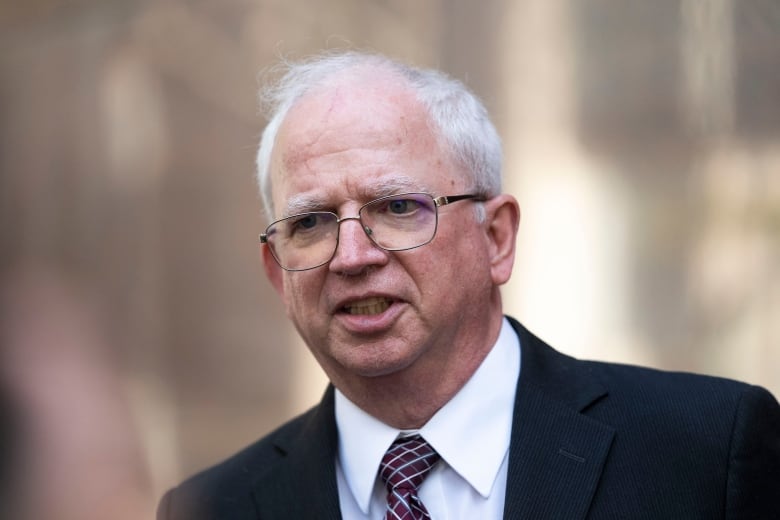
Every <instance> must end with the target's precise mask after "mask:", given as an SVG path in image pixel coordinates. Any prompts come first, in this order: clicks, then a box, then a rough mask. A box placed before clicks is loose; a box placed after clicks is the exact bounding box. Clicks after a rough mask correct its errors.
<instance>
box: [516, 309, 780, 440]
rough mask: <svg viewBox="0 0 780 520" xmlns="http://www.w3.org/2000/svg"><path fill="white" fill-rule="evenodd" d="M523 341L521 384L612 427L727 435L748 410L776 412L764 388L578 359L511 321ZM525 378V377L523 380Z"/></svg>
mask: <svg viewBox="0 0 780 520" xmlns="http://www.w3.org/2000/svg"><path fill="white" fill-rule="evenodd" d="M510 322H512V325H513V326H514V327H515V330H516V331H517V333H518V336H519V337H520V341H521V348H522V349H523V354H522V369H521V371H522V372H521V382H522V383H523V384H524V386H528V387H533V388H534V389H536V390H539V391H541V392H542V393H544V394H545V395H549V396H554V397H555V398H557V399H558V400H560V401H563V402H568V403H570V404H572V405H573V406H574V407H575V408H578V409H582V410H583V411H585V412H586V414H588V415H591V416H596V417H601V418H602V419H604V420H606V422H608V423H610V424H613V425H620V424H624V425H634V426H636V425H641V424H644V425H646V426H647V427H648V428H662V427H664V425H667V426H668V427H672V428H684V429H687V430H696V429H701V430H708V429H711V428H715V427H716V425H717V428H715V429H717V430H719V431H722V432H723V433H724V434H727V433H730V431H731V428H732V427H733V426H735V424H736V423H737V422H738V421H739V420H742V419H743V418H746V417H748V416H750V415H751V410H757V409H763V410H768V411H769V412H770V413H771V414H777V413H780V411H779V410H780V409H779V408H778V404H777V401H776V400H775V398H774V397H773V396H772V395H771V394H770V393H769V392H768V391H767V390H765V389H763V388H761V387H758V386H753V385H750V384H748V383H744V382H740V381H735V380H732V379H728V378H723V377H716V376H709V375H702V374H694V373H689V372H678V371H667V370H660V369H656V368H650V367H642V366H636V365H628V364H620V363H611V362H603V361H590V360H580V359H576V358H573V357H570V356H567V355H565V354H563V353H560V352H558V351H556V350H555V349H553V348H552V347H550V346H549V345H547V344H546V343H545V342H544V341H543V340H541V339H539V338H538V337H536V336H534V335H533V334H532V333H531V332H529V331H528V330H527V329H526V328H525V327H523V326H522V325H520V324H519V323H517V322H516V321H514V320H510ZM523 380H525V381H523Z"/></svg>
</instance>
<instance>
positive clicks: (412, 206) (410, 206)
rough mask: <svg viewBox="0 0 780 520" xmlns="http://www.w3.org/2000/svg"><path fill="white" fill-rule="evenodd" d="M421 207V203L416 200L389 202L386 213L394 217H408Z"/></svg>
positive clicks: (394, 200)
mask: <svg viewBox="0 0 780 520" xmlns="http://www.w3.org/2000/svg"><path fill="white" fill-rule="evenodd" d="M419 207H420V203H419V202H417V201H416V200H414V199H393V200H390V201H388V202H387V206H386V208H385V211H387V212H388V213H391V214H393V215H406V214H408V213H412V212H413V211H415V210H417V209H418V208H419Z"/></svg>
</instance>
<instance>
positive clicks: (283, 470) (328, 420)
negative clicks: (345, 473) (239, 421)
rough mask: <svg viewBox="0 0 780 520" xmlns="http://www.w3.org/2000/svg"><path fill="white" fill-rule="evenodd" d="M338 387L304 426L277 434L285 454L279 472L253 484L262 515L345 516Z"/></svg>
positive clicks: (300, 516)
mask: <svg viewBox="0 0 780 520" xmlns="http://www.w3.org/2000/svg"><path fill="white" fill-rule="evenodd" d="M334 406H335V405H334V392H333V387H332V386H329V387H328V390H327V391H326V392H325V395H324V397H323V399H322V401H321V402H320V404H319V406H317V407H316V408H314V409H313V410H312V411H311V412H309V414H307V415H306V416H305V417H304V418H303V421H304V423H303V425H302V427H301V428H300V429H299V430H295V431H294V432H292V433H290V434H287V433H286V432H281V433H280V435H279V436H278V437H277V438H276V439H274V444H275V446H276V449H277V450H278V451H279V452H280V453H281V454H283V455H284V458H283V459H281V460H280V461H279V462H278V463H277V464H278V465H279V466H278V469H277V470H276V471H268V472H267V473H266V476H264V477H261V478H260V479H258V480H257V481H256V482H255V485H254V492H253V495H254V499H255V504H256V506H257V509H258V518H260V519H263V520H268V519H277V518H278V519H289V518H302V519H305V518H317V519H318V520H319V519H325V520H327V519H333V520H337V519H340V518H341V511H340V507H339V498H338V485H337V483H336V465H335V454H336V449H337V445H338V435H337V432H336V420H335V412H334Z"/></svg>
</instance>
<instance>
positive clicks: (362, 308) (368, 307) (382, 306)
mask: <svg viewBox="0 0 780 520" xmlns="http://www.w3.org/2000/svg"><path fill="white" fill-rule="evenodd" d="M392 303H393V301H392V300H390V299H389V298H382V297H375V298H366V299H365V300H359V301H356V302H352V303H350V304H349V305H345V306H344V307H342V309H341V310H342V311H343V312H346V313H347V314H352V315H357V314H359V315H366V316H373V315H376V314H381V313H383V312H385V311H386V310H387V309H388V308H389V307H390V305H391V304H392Z"/></svg>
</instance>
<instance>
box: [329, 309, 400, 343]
mask: <svg viewBox="0 0 780 520" xmlns="http://www.w3.org/2000/svg"><path fill="white" fill-rule="evenodd" d="M404 307H405V305H404V304H402V303H399V302H394V303H392V304H390V306H389V307H388V308H387V309H385V311H384V312H380V313H379V314H349V313H346V312H340V313H338V314H336V319H337V320H338V321H339V323H341V325H342V326H343V327H344V328H345V329H346V330H347V331H348V332H350V333H352V334H366V335H367V334H379V333H382V332H386V331H387V330H389V329H390V328H391V327H392V326H393V324H394V323H395V322H396V321H397V320H398V317H399V316H400V315H401V313H402V312H403V310H404Z"/></svg>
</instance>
